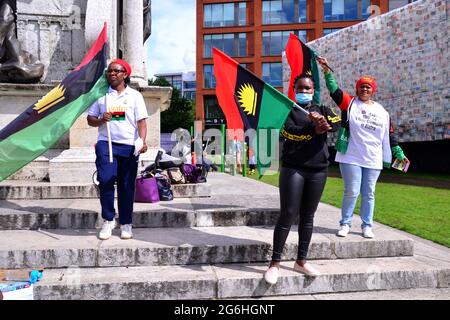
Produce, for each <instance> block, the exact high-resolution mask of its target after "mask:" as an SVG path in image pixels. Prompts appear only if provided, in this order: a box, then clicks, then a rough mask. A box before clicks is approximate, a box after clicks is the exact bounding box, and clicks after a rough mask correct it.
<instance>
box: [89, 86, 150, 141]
mask: <svg viewBox="0 0 450 320" xmlns="http://www.w3.org/2000/svg"><path fill="white" fill-rule="evenodd" d="M106 99H107V101H108V108H107V107H106ZM105 112H111V113H112V114H113V120H112V121H110V122H109V124H110V129H111V141H112V142H115V143H121V144H126V145H131V146H134V142H135V141H136V139H137V138H139V135H138V126H137V122H138V121H139V120H142V119H146V118H148V113H147V108H146V106H145V102H144V97H143V96H142V94H141V93H140V92H139V91H136V90H134V89H133V88H130V86H127V87H126V89H125V90H124V91H123V92H122V93H121V94H120V95H119V94H118V92H117V91H116V90H114V89H112V88H111V87H110V88H109V91H108V94H107V95H106V96H104V97H101V98H100V99H98V100H97V101H96V102H94V104H93V105H92V106H91V107H90V109H89V111H88V115H90V116H93V117H96V118H98V117H99V116H101V115H102V114H103V113H105ZM98 141H108V132H107V129H106V124H103V125H101V126H100V127H99V128H98Z"/></svg>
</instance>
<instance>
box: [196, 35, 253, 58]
mask: <svg viewBox="0 0 450 320" xmlns="http://www.w3.org/2000/svg"><path fill="white" fill-rule="evenodd" d="M203 39H204V52H203V56H204V57H205V58H211V57H212V48H213V47H216V48H217V49H219V50H221V51H223V52H225V53H226V54H227V55H229V56H232V57H245V56H246V55H247V34H246V33H225V34H212V35H211V34H209V35H208V34H207V35H205V36H204V38H203Z"/></svg>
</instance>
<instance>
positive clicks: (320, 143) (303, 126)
mask: <svg viewBox="0 0 450 320" xmlns="http://www.w3.org/2000/svg"><path fill="white" fill-rule="evenodd" d="M306 109H307V110H308V111H310V112H313V111H315V112H318V113H320V114H321V115H323V116H325V118H326V119H327V122H328V123H329V124H330V126H331V128H332V129H331V130H330V131H331V132H335V131H337V130H338V129H339V127H340V123H341V117H340V116H339V115H338V114H336V113H335V112H334V110H332V109H331V108H329V107H327V106H323V105H321V106H318V105H311V106H309V107H307V108H306ZM281 136H282V137H283V138H284V144H283V152H282V157H281V159H282V165H283V166H284V167H290V168H298V169H311V170H323V169H325V168H327V167H328V165H329V161H328V157H329V152H328V145H327V133H324V134H320V135H318V134H316V129H315V124H314V123H313V122H312V121H311V120H310V119H309V118H308V116H307V115H305V113H303V112H302V111H300V110H298V109H296V108H293V109H292V111H291V113H290V114H289V116H288V118H287V120H286V122H285V124H284V128H283V129H282V131H281Z"/></svg>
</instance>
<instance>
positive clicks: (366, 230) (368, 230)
mask: <svg viewBox="0 0 450 320" xmlns="http://www.w3.org/2000/svg"><path fill="white" fill-rule="evenodd" d="M363 237H364V238H370V239H371V238H373V237H375V235H374V234H373V231H372V228H371V227H365V228H364V229H363Z"/></svg>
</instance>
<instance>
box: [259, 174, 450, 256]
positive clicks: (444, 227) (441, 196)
mask: <svg viewBox="0 0 450 320" xmlns="http://www.w3.org/2000/svg"><path fill="white" fill-rule="evenodd" d="M383 174H394V173H385V172H383ZM420 176H422V177H426V178H429V177H430V175H420V174H416V177H420ZM431 176H432V177H433V178H434V179H441V178H442V179H448V176H446V175H444V176H442V177H440V176H439V175H431ZM254 179H256V178H254ZM261 181H262V182H265V183H268V184H271V185H274V186H278V174H277V175H273V176H264V177H263V178H262V179H261ZM343 192H344V184H343V181H342V179H341V178H332V177H329V178H328V180H327V185H326V187H325V191H324V194H323V196H322V199H321V202H323V203H326V204H330V205H332V206H335V207H338V208H340V207H341V202H342V196H343ZM359 203H360V200H358V203H357V206H356V208H355V212H356V213H357V214H359ZM374 220H375V221H377V222H380V223H382V224H385V225H388V226H391V227H393V228H396V229H399V230H403V231H406V232H408V233H411V234H414V235H416V236H419V237H421V238H424V239H428V240H431V241H433V242H436V243H439V244H442V245H444V246H446V247H449V248H450V190H448V189H437V188H430V187H420V186H413V185H404V184H396V183H383V182H380V181H379V182H378V183H377V187H376V192H375V214H374Z"/></svg>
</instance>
